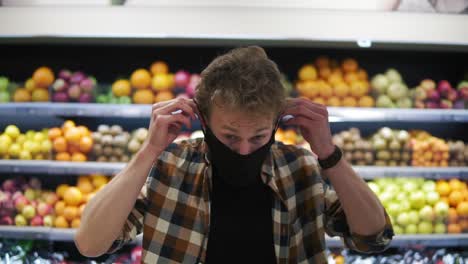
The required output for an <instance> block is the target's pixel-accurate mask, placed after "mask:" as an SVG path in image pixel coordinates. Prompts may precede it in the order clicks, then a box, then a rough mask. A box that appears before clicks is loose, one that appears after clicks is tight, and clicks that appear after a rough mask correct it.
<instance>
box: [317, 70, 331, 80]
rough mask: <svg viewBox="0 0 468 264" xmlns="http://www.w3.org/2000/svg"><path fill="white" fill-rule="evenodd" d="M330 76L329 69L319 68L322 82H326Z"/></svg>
mask: <svg viewBox="0 0 468 264" xmlns="http://www.w3.org/2000/svg"><path fill="white" fill-rule="evenodd" d="M330 75H331V69H330V68H328V67H322V68H319V76H320V78H322V79H324V80H328V77H330Z"/></svg>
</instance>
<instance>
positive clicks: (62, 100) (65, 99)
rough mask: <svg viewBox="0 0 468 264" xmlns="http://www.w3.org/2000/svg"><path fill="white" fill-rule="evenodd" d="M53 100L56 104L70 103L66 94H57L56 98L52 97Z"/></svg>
mask: <svg viewBox="0 0 468 264" xmlns="http://www.w3.org/2000/svg"><path fill="white" fill-rule="evenodd" d="M52 100H53V101H54V102H60V103H66V102H68V101H69V98H68V94H67V93H65V92H58V93H55V94H54V96H53V97H52Z"/></svg>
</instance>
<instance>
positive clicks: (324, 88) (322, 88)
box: [318, 80, 333, 98]
mask: <svg viewBox="0 0 468 264" xmlns="http://www.w3.org/2000/svg"><path fill="white" fill-rule="evenodd" d="M318 86H319V94H320V96H321V97H324V98H328V97H331V96H332V95H333V89H332V88H331V86H330V85H329V84H328V83H326V82H325V81H322V80H320V81H318Z"/></svg>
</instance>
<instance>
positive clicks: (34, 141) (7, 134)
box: [0, 125, 52, 160]
mask: <svg viewBox="0 0 468 264" xmlns="http://www.w3.org/2000/svg"><path fill="white" fill-rule="evenodd" d="M47 134H48V131H47V129H44V130H42V131H32V130H28V131H27V132H26V133H25V134H21V131H20V130H19V128H18V127H17V126H15V125H9V126H7V127H6V128H5V131H4V132H3V133H2V134H1V135H0V158H2V159H22V160H32V159H34V160H44V159H50V151H51V149H52V143H51V141H50V140H49V139H47Z"/></svg>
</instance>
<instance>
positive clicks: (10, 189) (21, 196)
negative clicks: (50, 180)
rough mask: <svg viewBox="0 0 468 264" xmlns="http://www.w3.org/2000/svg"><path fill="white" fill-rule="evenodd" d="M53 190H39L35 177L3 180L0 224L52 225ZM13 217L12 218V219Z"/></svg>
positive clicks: (0, 197)
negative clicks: (27, 179)
mask: <svg viewBox="0 0 468 264" xmlns="http://www.w3.org/2000/svg"><path fill="white" fill-rule="evenodd" d="M57 201H58V197H57V195H56V194H55V193H54V192H50V191H43V190H41V182H40V181H39V180H38V179H37V178H31V179H30V180H29V182H28V181H26V180H25V179H24V178H22V177H16V178H15V179H8V180H5V181H4V182H3V184H2V189H1V190H0V204H1V205H2V206H1V207H0V208H1V210H0V217H1V219H0V225H17V226H26V225H30V226H49V227H51V226H53V219H54V216H53V209H52V208H53V207H54V205H55V203H56V202H57ZM13 219H14V220H13Z"/></svg>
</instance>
